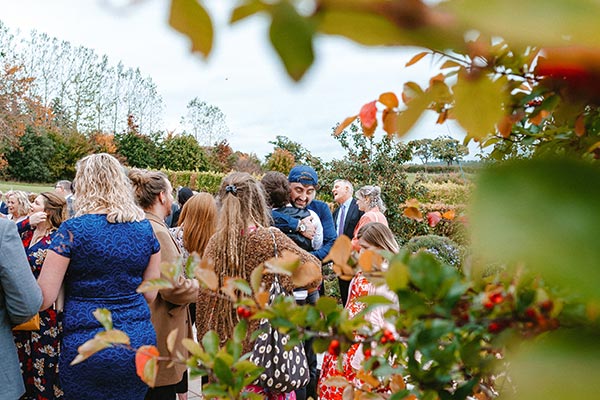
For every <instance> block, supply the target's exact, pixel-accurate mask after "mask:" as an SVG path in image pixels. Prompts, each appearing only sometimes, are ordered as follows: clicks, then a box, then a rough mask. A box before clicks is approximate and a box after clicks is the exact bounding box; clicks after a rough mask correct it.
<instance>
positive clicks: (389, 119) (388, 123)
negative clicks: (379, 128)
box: [381, 108, 398, 136]
mask: <svg viewBox="0 0 600 400" xmlns="http://www.w3.org/2000/svg"><path fill="white" fill-rule="evenodd" d="M381 119H382V120H383V130H384V131H385V132H386V133H387V134H388V135H389V136H391V135H393V134H395V133H397V132H398V112H397V111H390V110H389V109H388V108H386V109H385V110H383V115H382V116H381Z"/></svg>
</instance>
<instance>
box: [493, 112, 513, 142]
mask: <svg viewBox="0 0 600 400" xmlns="http://www.w3.org/2000/svg"><path fill="white" fill-rule="evenodd" d="M512 127H513V121H512V118H511V117H510V115H505V116H503V117H502V119H501V120H500V122H498V124H497V125H496V128H498V132H500V135H502V137H503V138H504V139H508V137H509V136H510V134H511V132H512Z"/></svg>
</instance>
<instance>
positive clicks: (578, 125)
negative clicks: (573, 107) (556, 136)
mask: <svg viewBox="0 0 600 400" xmlns="http://www.w3.org/2000/svg"><path fill="white" fill-rule="evenodd" d="M575 134H576V135H577V136H578V137H582V136H583V135H585V115H583V114H579V116H578V117H577V119H576V120H575Z"/></svg>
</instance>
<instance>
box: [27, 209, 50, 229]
mask: <svg viewBox="0 0 600 400" xmlns="http://www.w3.org/2000/svg"><path fill="white" fill-rule="evenodd" d="M46 217H47V215H46V213H45V212H44V211H38V212H34V213H32V214H31V215H30V216H29V225H32V226H35V225H37V224H39V223H40V222H44V221H46Z"/></svg>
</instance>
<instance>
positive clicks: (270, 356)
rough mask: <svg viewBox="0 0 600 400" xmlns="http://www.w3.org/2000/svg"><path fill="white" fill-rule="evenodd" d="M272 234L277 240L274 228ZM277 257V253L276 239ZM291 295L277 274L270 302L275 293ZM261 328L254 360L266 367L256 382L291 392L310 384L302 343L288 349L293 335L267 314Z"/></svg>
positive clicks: (281, 391)
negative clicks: (273, 323) (269, 318)
mask: <svg viewBox="0 0 600 400" xmlns="http://www.w3.org/2000/svg"><path fill="white" fill-rule="evenodd" d="M271 235H272V236H273V242H274V243H275V237H274V235H273V232H271ZM275 257H277V244H276V243H275ZM287 295H288V294H287V293H285V291H284V290H283V288H282V287H281V284H280V282H279V278H278V276H277V275H275V279H274V280H273V284H272V286H271V290H270V291H269V304H271V303H272V302H273V300H274V299H275V297H277V296H287ZM259 330H260V331H261V332H262V333H261V334H260V335H259V336H258V338H257V339H256V341H255V342H254V348H253V350H252V354H251V355H250V361H252V362H253V363H254V364H256V365H258V366H261V367H264V369H265V370H264V371H263V373H262V374H261V375H260V376H259V377H258V379H257V380H256V381H254V383H253V384H254V385H257V386H260V387H262V388H265V389H267V390H268V391H271V392H278V393H289V392H292V391H294V390H296V389H300V388H301V387H304V386H306V385H308V382H309V380H310V373H309V369H308V360H307V358H306V353H305V352H304V346H303V345H302V343H300V344H297V345H296V346H294V347H292V348H290V349H286V344H287V342H288V340H289V336H288V335H286V334H283V333H281V332H279V331H278V330H277V329H275V328H273V326H271V324H270V323H269V320H268V319H265V318H263V319H261V320H260V324H259Z"/></svg>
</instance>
